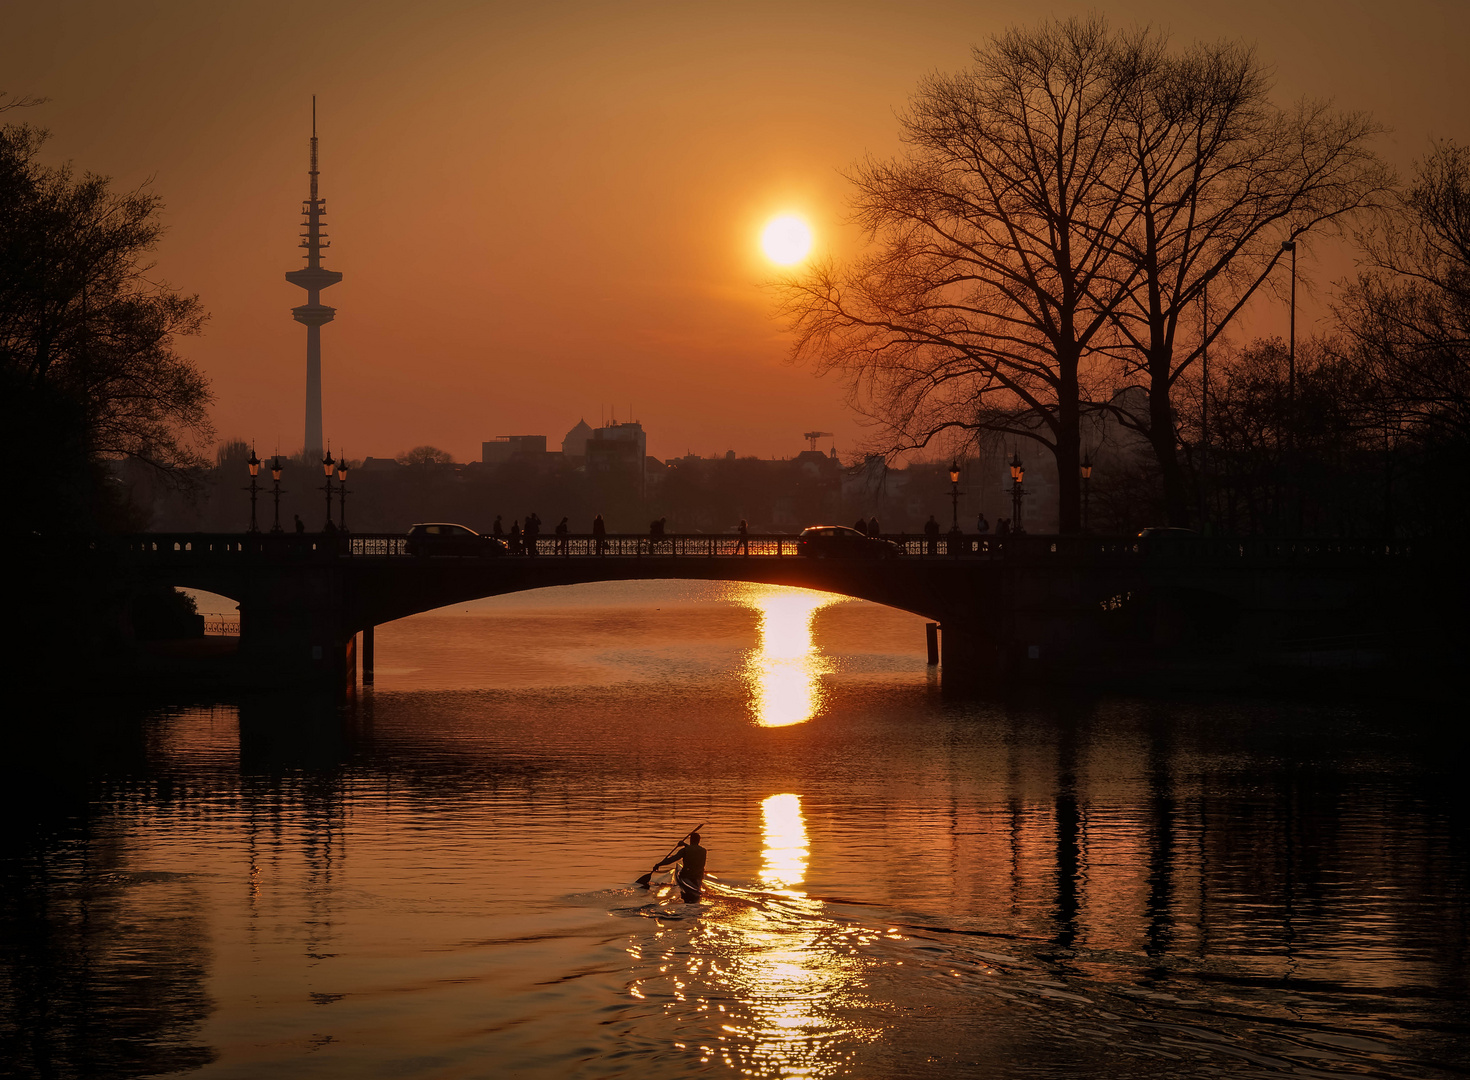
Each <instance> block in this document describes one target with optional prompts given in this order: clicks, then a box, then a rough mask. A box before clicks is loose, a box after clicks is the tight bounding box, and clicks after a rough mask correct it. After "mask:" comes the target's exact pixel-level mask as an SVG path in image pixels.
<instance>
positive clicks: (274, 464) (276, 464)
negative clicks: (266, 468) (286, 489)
mask: <svg viewBox="0 0 1470 1080" xmlns="http://www.w3.org/2000/svg"><path fill="white" fill-rule="evenodd" d="M271 483H272V484H274V485H275V488H274V490H273V491H272V492H271V494H272V495H274V496H275V500H276V523H275V524H274V525H272V526H271V532H273V533H278V532H280V531H281V459H280V456H279V455H277V454H272V455H271Z"/></svg>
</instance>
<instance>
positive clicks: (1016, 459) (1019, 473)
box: [1011, 451, 1026, 532]
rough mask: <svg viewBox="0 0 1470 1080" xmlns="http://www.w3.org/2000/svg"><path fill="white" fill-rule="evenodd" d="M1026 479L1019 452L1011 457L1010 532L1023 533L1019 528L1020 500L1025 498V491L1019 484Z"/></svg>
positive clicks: (1024, 467)
mask: <svg viewBox="0 0 1470 1080" xmlns="http://www.w3.org/2000/svg"><path fill="white" fill-rule="evenodd" d="M1025 479H1026V466H1024V465H1022V464H1021V454H1020V451H1015V452H1013V453H1012V455H1011V517H1012V518H1013V520H1012V521H1011V532H1025V530H1024V529H1022V528H1021V500H1022V499H1023V498H1025V497H1026V489H1025V488H1024V487H1022V486H1021V482H1022V481H1023V480H1025Z"/></svg>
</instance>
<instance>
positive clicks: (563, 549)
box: [556, 518, 571, 555]
mask: <svg viewBox="0 0 1470 1080" xmlns="http://www.w3.org/2000/svg"><path fill="white" fill-rule="evenodd" d="M556 553H557V554H558V555H570V554H571V551H570V550H569V548H568V544H567V519H566V518H562V519H561V520H560V521H558V522H557V523H556Z"/></svg>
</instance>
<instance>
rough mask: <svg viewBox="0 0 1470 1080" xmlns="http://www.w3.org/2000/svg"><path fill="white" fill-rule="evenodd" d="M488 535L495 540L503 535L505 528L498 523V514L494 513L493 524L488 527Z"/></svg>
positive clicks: (502, 537)
mask: <svg viewBox="0 0 1470 1080" xmlns="http://www.w3.org/2000/svg"><path fill="white" fill-rule="evenodd" d="M490 535H491V536H493V537H495V539H497V540H501V539H504V537H505V528H504V526H502V525H501V524H500V515H499V514H496V515H495V525H494V526H493V527H492V528H491V529H490Z"/></svg>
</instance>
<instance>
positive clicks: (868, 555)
mask: <svg viewBox="0 0 1470 1080" xmlns="http://www.w3.org/2000/svg"><path fill="white" fill-rule="evenodd" d="M796 553H797V554H798V555H805V556H807V557H808V558H812V559H893V558H897V557H898V555H900V554H901V549H900V548H899V546H898V545H897V544H895V543H894V542H893V541H892V540H884V539H882V538H881V537H877V536H865V535H864V534H863V533H860V532H858V531H857V530H856V529H851V528H848V527H847V526H846V525H813V526H811V527H810V528H807V529H802V530H801V536H800V537H798V538H797V541H796Z"/></svg>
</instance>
